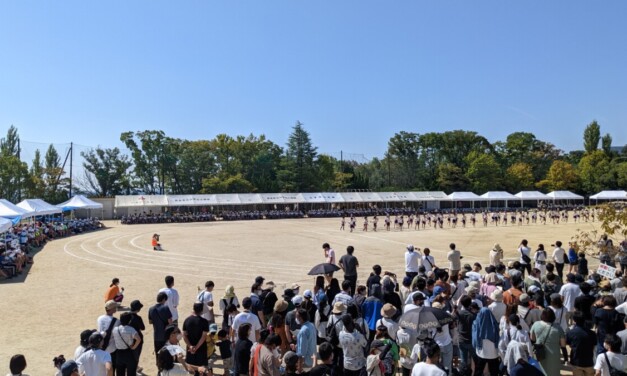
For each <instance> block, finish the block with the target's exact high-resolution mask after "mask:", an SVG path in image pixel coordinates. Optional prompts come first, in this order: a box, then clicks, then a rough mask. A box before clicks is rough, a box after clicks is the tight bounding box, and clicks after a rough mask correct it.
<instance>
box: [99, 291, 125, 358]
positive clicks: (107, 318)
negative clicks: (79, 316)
mask: <svg viewBox="0 0 627 376" xmlns="http://www.w3.org/2000/svg"><path fill="white" fill-rule="evenodd" d="M117 310H118V304H117V303H116V302H115V301H113V300H109V301H108V302H106V303H105V312H106V313H105V314H104V315H102V316H100V317H98V320H97V322H96V325H97V326H96V329H97V330H98V332H99V333H100V334H101V335H102V337H103V340H104V341H105V342H108V344H107V346H106V347H105V349H104V350H105V351H106V352H108V353H109V354H113V352H114V351H115V350H116V347H115V341H114V340H113V329H114V328H115V327H116V326H118V325H120V320H118V319H116V318H115V317H113V314H114V313H115V312H116V311H117ZM109 328H111V329H110V330H109ZM113 366H114V367H115V364H114V365H113Z"/></svg>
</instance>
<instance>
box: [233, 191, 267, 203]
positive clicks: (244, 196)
mask: <svg viewBox="0 0 627 376" xmlns="http://www.w3.org/2000/svg"><path fill="white" fill-rule="evenodd" d="M239 201H240V202H241V203H242V204H243V205H249V204H263V200H261V196H259V194H258V193H240V194H239Z"/></svg>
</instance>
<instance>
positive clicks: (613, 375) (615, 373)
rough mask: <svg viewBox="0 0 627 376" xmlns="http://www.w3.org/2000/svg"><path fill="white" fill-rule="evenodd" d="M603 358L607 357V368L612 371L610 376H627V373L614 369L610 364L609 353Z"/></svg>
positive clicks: (604, 354)
mask: <svg viewBox="0 0 627 376" xmlns="http://www.w3.org/2000/svg"><path fill="white" fill-rule="evenodd" d="M603 356H605V362H606V363H607V368H608V369H609V370H610V376H627V372H623V371H621V370H619V369H616V368H614V367H612V364H611V363H610V359H609V358H608V357H607V353H606V352H604V353H603Z"/></svg>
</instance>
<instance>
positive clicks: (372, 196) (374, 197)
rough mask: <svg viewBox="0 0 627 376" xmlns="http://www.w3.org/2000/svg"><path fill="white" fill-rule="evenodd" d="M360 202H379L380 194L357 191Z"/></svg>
mask: <svg viewBox="0 0 627 376" xmlns="http://www.w3.org/2000/svg"><path fill="white" fill-rule="evenodd" d="M359 195H360V196H361V201H362V202H381V196H379V194H378V193H376V192H359Z"/></svg>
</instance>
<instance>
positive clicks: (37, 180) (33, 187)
mask: <svg viewBox="0 0 627 376" xmlns="http://www.w3.org/2000/svg"><path fill="white" fill-rule="evenodd" d="M44 173H45V169H44V166H43V165H42V162H41V152H40V151H39V149H37V150H35V157H34V158H33V161H32V163H31V166H30V171H29V173H28V179H27V182H26V192H25V193H26V196H27V197H30V198H39V197H44V194H45V192H46V182H45V180H44Z"/></svg>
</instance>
